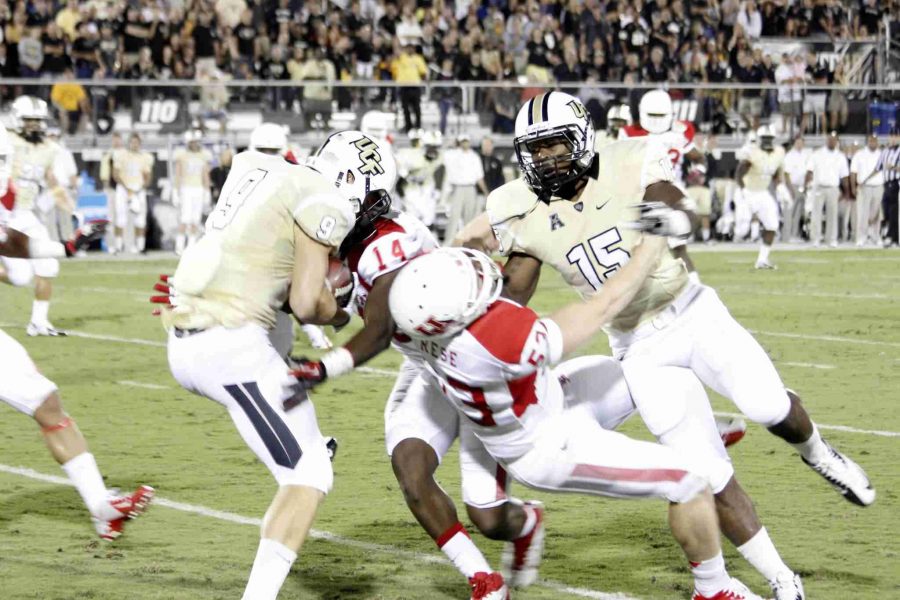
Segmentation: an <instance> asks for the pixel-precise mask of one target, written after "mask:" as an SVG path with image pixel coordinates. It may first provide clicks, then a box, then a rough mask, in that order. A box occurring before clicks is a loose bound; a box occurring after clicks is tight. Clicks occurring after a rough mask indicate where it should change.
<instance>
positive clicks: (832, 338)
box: [748, 329, 900, 348]
mask: <svg viewBox="0 0 900 600" xmlns="http://www.w3.org/2000/svg"><path fill="white" fill-rule="evenodd" d="M748 331H749V332H750V333H752V334H754V335H766V336H769V337H783V338H791V339H797V340H814V341H817V342H839V343H841V344H860V345H862V346H890V347H892V348H900V342H882V341H879V340H863V339H860V338H848V337H841V336H837V335H810V334H808V333H787V332H784V331H760V330H758V329H749V330H748Z"/></svg>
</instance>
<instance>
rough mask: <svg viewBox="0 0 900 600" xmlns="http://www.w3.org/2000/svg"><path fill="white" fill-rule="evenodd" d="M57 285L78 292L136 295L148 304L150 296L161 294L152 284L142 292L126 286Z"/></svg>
mask: <svg viewBox="0 0 900 600" xmlns="http://www.w3.org/2000/svg"><path fill="white" fill-rule="evenodd" d="M56 287H57V288H59V289H61V290H64V289H70V290H72V291H78V292H95V293H98V294H118V295H120V296H136V297H140V298H143V299H144V300H145V301H146V302H147V304H150V296H152V295H154V294H156V295H158V294H159V292H155V291H153V286H152V285H149V286H147V290H148V291H146V292H142V291H139V290H129V289H124V288H111V287H102V286H83V285H73V286H69V285H58V286H56Z"/></svg>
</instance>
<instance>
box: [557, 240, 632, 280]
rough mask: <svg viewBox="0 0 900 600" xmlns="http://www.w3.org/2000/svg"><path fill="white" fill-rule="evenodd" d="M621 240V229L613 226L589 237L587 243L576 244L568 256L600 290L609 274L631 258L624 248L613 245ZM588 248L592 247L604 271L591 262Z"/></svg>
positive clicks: (586, 278)
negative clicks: (598, 269)
mask: <svg viewBox="0 0 900 600" xmlns="http://www.w3.org/2000/svg"><path fill="white" fill-rule="evenodd" d="M621 242H622V236H621V235H620V234H619V229H618V228H617V227H613V228H611V229H607V230H606V231H604V232H603V233H599V234H597V235H595V236H594V237H592V238H590V239H588V241H587V242H586V243H581V244H578V245H577V246H574V247H573V248H572V249H571V250H569V252H568V253H567V254H566V258H567V259H569V264H570V265H575V266H577V267H578V270H579V271H581V275H582V276H583V277H584V279H585V280H586V281H587V282H588V283H589V284H591V287H592V288H594V289H595V290H599V289H600V287H601V286H602V285H603V282H604V281H605V280H607V279H609V276H610V275H612V274H613V273H614V272H615V271H616V269H618V268H620V267H622V266H624V265H625V263H627V262H628V260H629V259H630V258H631V254H629V253H628V251H627V250H625V249H624V248H613V246H615V245H616V244H619V243H621ZM588 248H590V250H591V253H592V254H593V255H594V260H595V261H596V262H597V264H598V265H599V266H600V268H601V269H602V272H601V271H597V269H596V268H595V267H594V264H593V263H592V262H591V259H590V257H589V256H588V250H587V249H588Z"/></svg>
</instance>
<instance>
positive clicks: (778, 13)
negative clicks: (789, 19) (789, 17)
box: [760, 2, 785, 37]
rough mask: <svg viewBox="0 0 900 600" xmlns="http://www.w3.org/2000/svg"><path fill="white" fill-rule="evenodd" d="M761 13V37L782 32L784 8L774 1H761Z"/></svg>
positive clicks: (779, 34)
mask: <svg viewBox="0 0 900 600" xmlns="http://www.w3.org/2000/svg"><path fill="white" fill-rule="evenodd" d="M760 14H761V15H762V34H761V35H762V37H777V36H781V35H783V34H784V24H785V18H784V9H783V8H782V7H780V6H776V5H775V3H774V2H763V4H762V6H761V7H760Z"/></svg>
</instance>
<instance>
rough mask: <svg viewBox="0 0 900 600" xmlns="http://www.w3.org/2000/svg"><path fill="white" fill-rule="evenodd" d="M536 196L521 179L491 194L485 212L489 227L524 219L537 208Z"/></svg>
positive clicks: (502, 186)
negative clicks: (489, 223)
mask: <svg viewBox="0 0 900 600" xmlns="http://www.w3.org/2000/svg"><path fill="white" fill-rule="evenodd" d="M538 202H539V200H538V197H537V194H535V193H534V192H533V191H532V190H531V188H530V187H529V186H528V184H527V183H525V180H524V179H523V178H521V177H520V178H518V179H514V180H513V181H510V182H509V183H505V184H503V185H501V186H500V187H498V188H497V189H496V190H494V191H493V192H491V193H490V194H489V195H488V197H487V205H486V210H487V213H488V219H489V220H490V222H491V225H499V224H501V223H505V222H506V221H509V220H511V219H517V218H521V217H524V216H525V215H527V214H528V213H530V212H531V211H532V210H534V207H535V206H537V203H538Z"/></svg>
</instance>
